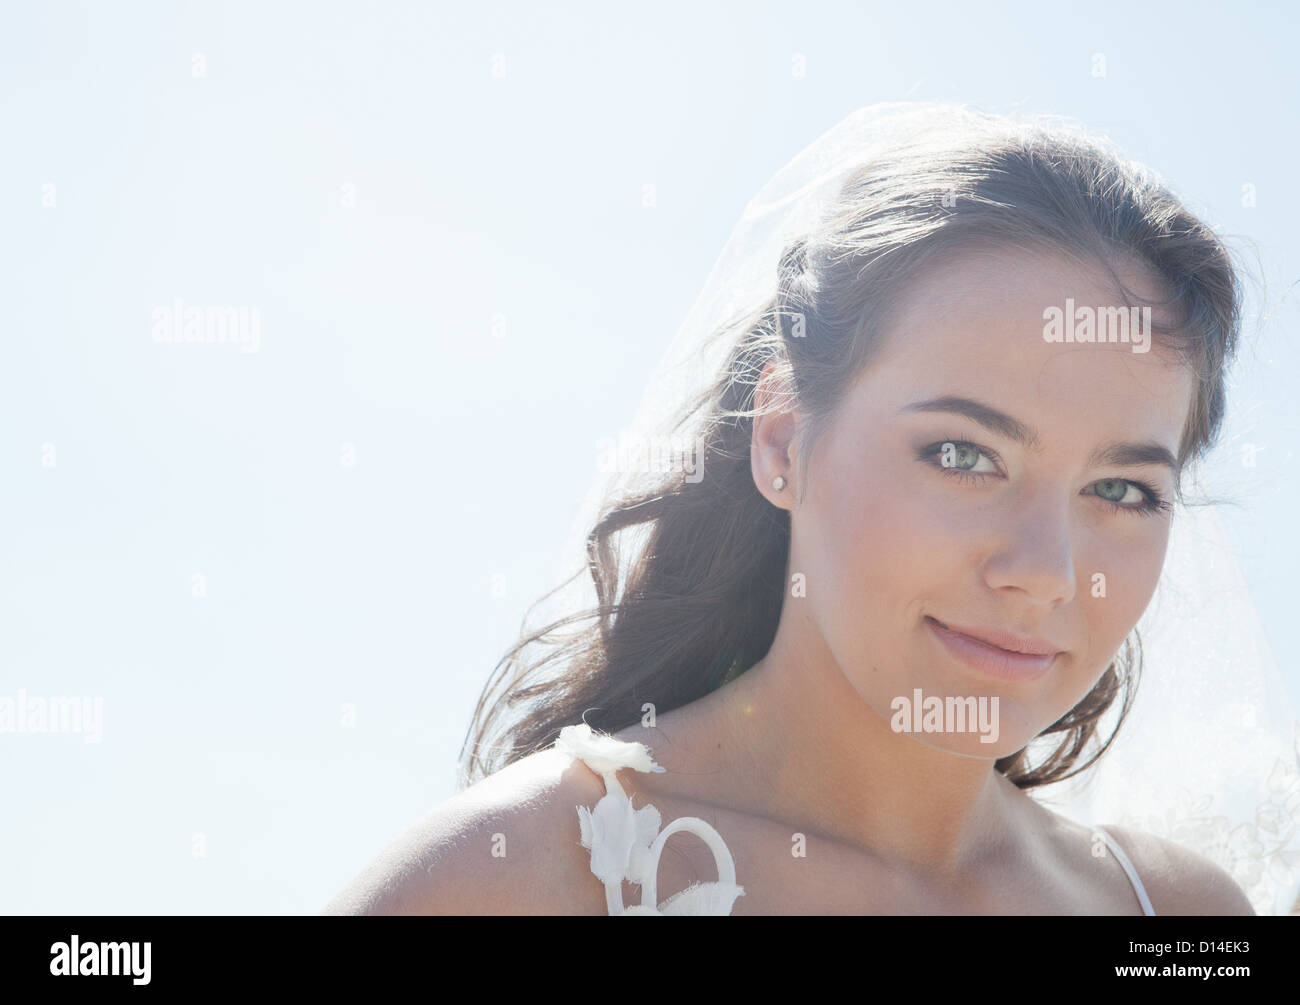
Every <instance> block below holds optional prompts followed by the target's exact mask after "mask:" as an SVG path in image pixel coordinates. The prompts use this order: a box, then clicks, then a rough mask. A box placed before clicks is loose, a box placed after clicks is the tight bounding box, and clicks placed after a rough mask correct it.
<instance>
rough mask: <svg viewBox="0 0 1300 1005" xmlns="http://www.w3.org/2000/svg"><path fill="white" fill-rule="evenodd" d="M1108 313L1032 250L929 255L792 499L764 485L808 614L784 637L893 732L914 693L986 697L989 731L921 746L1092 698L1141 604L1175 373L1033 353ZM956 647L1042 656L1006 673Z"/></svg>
mask: <svg viewBox="0 0 1300 1005" xmlns="http://www.w3.org/2000/svg"><path fill="white" fill-rule="evenodd" d="M1120 274H1121V276H1122V277H1123V278H1124V280H1125V282H1126V283H1127V284H1128V285H1129V287H1130V288H1131V289H1133V290H1135V291H1136V292H1138V293H1139V294H1140V295H1144V296H1158V295H1160V294H1161V293H1162V292H1163V291H1162V290H1161V289H1160V288H1159V287H1158V286H1154V285H1153V280H1152V278H1151V277H1150V275H1149V274H1148V273H1145V272H1135V271H1129V272H1123V271H1122V272H1121V273H1120ZM1118 296H1119V294H1118V293H1117V292H1116V291H1114V290H1112V289H1111V288H1110V286H1109V284H1108V283H1107V282H1106V280H1105V277H1104V276H1102V275H1101V274H1100V273H1097V274H1086V273H1085V272H1084V271H1082V270H1081V268H1080V266H1078V265H1077V264H1074V263H1071V262H1069V261H1068V260H1062V259H1058V258H1056V257H1054V256H1051V255H1046V254H1043V253H1040V252H1026V251H984V252H982V253H981V252H979V251H971V250H967V251H961V252H955V253H953V254H951V255H948V256H945V260H944V261H943V262H941V263H939V264H937V265H934V266H932V267H930V268H929V269H927V270H926V273H925V275H924V277H923V278H922V279H920V280H919V281H918V282H917V283H916V284H915V285H913V287H912V288H911V289H910V291H909V292H908V293H907V295H906V296H905V297H904V298H903V300H902V301H901V302H900V303H899V305H898V310H897V312H896V313H895V314H894V315H893V318H894V320H893V322H892V324H891V326H890V328H889V330H888V332H886V333H885V336H884V338H883V339H882V340H881V342H880V343H879V344H878V346H877V349H876V352H875V355H874V356H873V357H872V360H871V362H870V363H869V364H868V366H867V367H866V369H865V370H864V372H863V373H862V374H861V376H860V379H859V380H858V381H857V383H856V384H855V385H854V386H853V387H852V388H851V389H850V391H849V392H848V394H847V397H846V398H845V399H844V401H843V403H842V406H841V408H840V409H839V411H838V413H837V415H836V418H835V421H834V423H833V424H832V425H831V426H830V427H829V428H828V430H827V431H826V433H825V434H824V438H823V439H822V440H821V441H820V442H819V443H818V444H817V445H816V446H815V448H814V450H813V452H812V457H811V459H810V463H809V468H808V480H807V489H806V493H805V495H804V497H803V498H802V499H801V500H799V501H798V503H797V504H794V500H793V494H794V492H795V490H796V486H795V485H794V484H792V485H791V486H789V487H788V488H786V490H785V491H784V492H783V493H772V492H771V491H770V490H768V489H767V488H766V487H765V491H767V494H768V496H769V498H772V499H773V500H774V501H779V502H783V503H784V504H785V505H793V512H792V518H791V519H792V525H791V527H792V538H791V566H790V572H791V574H792V575H794V574H800V573H801V574H803V577H804V578H803V580H802V583H803V587H804V589H803V592H804V593H805V595H804V596H800V595H799V593H800V592H801V591H800V590H798V589H796V590H794V591H792V592H793V594H794V595H792V596H788V597H787V600H786V604H787V606H789V605H791V604H799V605H806V606H805V607H804V608H803V615H802V616H798V612H797V611H796V614H797V617H796V619H795V620H796V621H800V620H802V618H803V617H804V616H806V617H811V618H812V619H814V621H815V628H816V630H817V633H818V634H819V635H820V637H821V639H822V640H824V642H825V644H826V646H827V647H828V648H829V651H830V654H831V656H832V657H833V658H834V660H835V662H836V664H837V665H838V666H839V667H840V668H842V670H843V671H844V673H845V674H846V675H847V676H848V678H849V680H850V681H851V683H852V684H853V686H854V687H855V688H856V690H857V691H858V693H859V694H860V695H861V696H862V697H863V699H864V700H865V701H866V702H867V703H868V704H869V705H870V706H871V707H872V708H873V709H874V710H875V711H876V712H877V713H879V714H880V715H881V716H882V717H884V718H885V719H886V720H888V721H891V723H898V722H899V721H900V720H899V718H898V716H899V714H900V711H906V710H908V709H911V708H912V707H913V705H914V702H915V699H916V697H917V694H916V690H917V689H920V692H921V694H920V697H921V698H922V701H923V702H924V700H925V699H930V698H938V699H940V701H941V702H942V703H943V706H942V707H948V701H947V700H948V699H949V698H975V699H977V700H978V699H979V698H980V697H983V698H985V699H992V698H997V699H998V701H997V705H996V711H994V706H993V705H992V702H991V701H986V702H985V703H984V709H985V715H986V716H989V717H991V716H992V715H994V714H995V715H996V721H995V722H992V723H990V722H989V720H988V719H986V720H985V721H984V724H983V725H977V724H978V723H979V722H980V720H979V719H972V720H968V721H967V723H966V727H965V728H964V729H963V730H960V731H958V730H954V729H953V727H954V726H958V725H960V724H959V723H958V722H957V720H955V719H953V718H951V716H946V717H945V716H940V718H939V719H933V718H932V719H931V720H930V727H931V730H932V731H927V730H926V728H925V727H924V721H923V720H922V719H921V718H916V719H911V718H905V719H903V720H901V721H902V722H905V723H911V725H912V728H911V729H910V730H909V731H911V732H913V733H914V735H915V738H916V739H918V740H920V741H922V742H924V743H927V744H930V745H932V746H936V747H940V748H942V749H946V750H950V751H954V752H958V753H965V754H970V755H974V756H980V757H991V758H998V757H1003V756H1006V755H1008V754H1011V753H1014V752H1015V751H1016V750H1019V749H1020V748H1021V747H1023V746H1024V745H1025V744H1026V743H1027V742H1028V741H1029V740H1031V739H1032V738H1033V737H1034V736H1035V735H1036V734H1037V733H1039V732H1040V731H1041V730H1042V729H1044V728H1045V727H1047V726H1049V725H1050V724H1051V723H1053V722H1055V721H1056V720H1057V719H1059V718H1060V717H1061V716H1062V715H1064V714H1065V713H1066V712H1068V711H1069V710H1070V709H1071V708H1072V707H1073V706H1074V705H1075V704H1077V703H1078V701H1079V700H1080V699H1081V698H1082V697H1083V696H1084V695H1085V694H1087V692H1088V691H1089V690H1090V689H1091V688H1092V687H1093V685H1094V684H1095V683H1096V681H1097V679H1098V677H1099V676H1100V675H1101V674H1102V673H1103V672H1104V671H1105V669H1106V667H1107V665H1108V664H1109V663H1110V661H1111V660H1112V658H1113V657H1114V656H1115V654H1116V652H1117V650H1118V649H1119V647H1120V646H1121V645H1122V643H1123V641H1124V639H1125V637H1126V636H1127V635H1128V634H1129V633H1130V632H1131V631H1132V629H1133V627H1134V626H1135V625H1136V623H1137V621H1138V619H1139V617H1140V616H1141V614H1142V612H1143V610H1144V609H1145V608H1146V606H1147V603H1148V601H1149V600H1150V598H1151V595H1152V593H1153V591H1154V589H1155V586H1156V582H1157V580H1158V578H1159V575H1160V570H1161V565H1162V563H1163V561H1164V556H1165V548H1166V544H1167V542H1168V538H1169V531H1170V515H1169V513H1168V511H1167V510H1166V509H1161V508H1156V507H1155V506H1154V502H1155V501H1154V500H1153V499H1152V498H1151V496H1155V497H1158V500H1163V501H1164V502H1166V503H1167V502H1171V501H1172V500H1173V498H1174V487H1175V483H1176V475H1175V473H1174V471H1173V470H1172V469H1171V468H1170V467H1169V466H1167V465H1164V464H1162V463H1160V461H1159V460H1158V458H1159V457H1160V455H1161V454H1162V453H1167V455H1168V456H1169V457H1171V458H1173V457H1176V456H1177V452H1178V446H1179V441H1180V436H1181V433H1182V430H1183V426H1184V423H1185V421H1186V419H1187V416H1188V411H1189V408H1190V405H1191V401H1192V392H1193V386H1194V382H1193V377H1192V374H1191V373H1190V371H1188V370H1187V369H1186V368H1185V367H1184V366H1182V365H1180V364H1179V363H1178V362H1176V361H1174V360H1172V359H1170V358H1169V357H1168V356H1167V355H1166V354H1165V353H1163V352H1162V351H1161V350H1160V348H1159V347H1152V348H1151V351H1148V352H1135V351H1134V344H1133V343H1132V342H1114V343H1082V344H1080V343H1064V344H1062V343H1053V342H1048V341H1047V340H1046V339H1045V338H1044V328H1045V325H1046V324H1047V322H1046V321H1045V320H1044V312H1045V311H1046V310H1047V309H1048V308H1050V307H1053V306H1055V307H1057V308H1060V309H1062V310H1064V309H1065V307H1066V299H1067V298H1070V299H1071V300H1072V301H1073V304H1074V305H1077V306H1091V307H1094V308H1101V307H1112V306H1127V305H1126V304H1123V303H1121V301H1120V300H1118V299H1117V297H1118ZM1098 314H1099V316H1101V314H1100V311H1099V312H1098ZM1159 317H1160V316H1159V314H1157V320H1159ZM1148 344H1150V343H1148ZM788 480H790V481H792V482H793V479H788ZM1148 493H1150V494H1148ZM942 626H947V630H945V629H944V628H943V627H942ZM807 627H811V626H808V625H806V624H805V628H807ZM957 629H965V630H968V631H969V632H973V633H978V634H981V635H984V636H986V637H987V636H988V635H989V634H990V633H996V632H999V631H1000V632H1004V633H1009V634H1010V635H1013V636H1017V637H1019V638H1020V639H1022V640H1023V639H1030V638H1032V639H1034V640H1037V644H1038V645H1039V646H1040V647H1042V648H1046V649H1047V650H1048V652H1049V654H1048V655H1047V656H1045V657H1043V658H1041V659H1038V660H1035V659H1033V658H1032V657H1029V658H1024V657H1022V658H1016V657H1014V656H1011V657H1008V656H1006V654H1005V653H1001V654H1000V653H999V651H998V650H995V649H990V648H988V647H987V646H984V645H982V644H981V643H979V642H976V641H973V640H972V638H971V637H970V636H969V635H967V634H965V633H964V632H958V631H957ZM1001 642H1002V643H1003V645H1004V646H1008V647H1015V643H1013V642H1011V641H1009V640H1008V639H1006V638H1003V639H1002V640H1001ZM1052 653H1055V654H1056V655H1054V656H1053V655H1051V654H1052ZM899 699H903V700H904V701H905V702H906V705H901V704H899V701H898V700H899ZM975 704H976V703H968V704H967V705H966V706H965V707H966V709H967V710H971V711H973V710H974V708H975ZM924 707H925V706H924V705H922V706H921V708H918V709H916V711H917V712H918V715H919V713H920V712H921V711H922V710H923V709H924ZM953 707H954V708H955V706H953ZM932 714H933V712H932ZM909 716H910V713H909ZM936 723H938V724H939V726H940V728H939V730H933V727H934V726H935V725H936ZM990 725H992V726H993V728H992V729H990V728H989V726H990ZM895 728H897V726H896V727H895ZM904 728H907V727H904ZM993 735H995V736H996V742H981V739H980V738H981V736H983V737H989V736H993Z"/></svg>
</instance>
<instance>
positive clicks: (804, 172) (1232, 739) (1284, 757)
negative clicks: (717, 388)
mask: <svg viewBox="0 0 1300 1005" xmlns="http://www.w3.org/2000/svg"><path fill="white" fill-rule="evenodd" d="M951 114H952V109H951V106H944V105H939V104H930V103H910V102H898V103H888V104H880V105H872V106H869V107H866V108H863V109H860V110H859V111H857V112H855V113H853V114H851V115H849V116H848V117H847V118H845V119H844V120H843V121H841V122H840V123H839V124H838V125H836V126H835V127H833V128H832V129H830V130H829V131H828V132H826V133H825V134H823V135H822V136H821V137H819V138H818V139H816V140H815V141H814V142H813V143H811V144H810V145H809V146H808V147H807V148H805V149H804V150H803V151H802V152H800V153H799V154H798V155H797V156H796V157H795V158H794V159H793V160H791V161H790V162H789V163H788V164H787V165H786V166H785V167H783V168H782V169H781V170H780V171H778V172H777V173H776V175H775V176H774V177H773V178H772V179H771V180H770V181H769V182H768V183H767V184H766V185H765V186H764V187H763V188H762V190H761V191H759V193H758V194H757V195H756V196H755V197H754V198H753V199H752V200H751V201H750V202H749V203H748V205H747V206H746V207H745V209H744V212H743V213H742V215H741V218H740V220H739V221H738V222H737V224H736V226H735V228H734V230H733V231H732V234H731V236H730V238H729V239H728V241H727V243H726V245H725V246H724V247H723V250H722V253H721V255H720V256H719V257H718V260H717V262H716V264H715V265H714V267H713V270H712V272H711V273H710V275H709V277H708V279H707V281H706V282H705V284H704V288H703V290H702V292H701V293H700V295H699V298H698V299H697V300H696V302H695V304H694V306H693V307H692V308H691V310H690V312H689V314H688V315H687V317H686V320H685V322H684V323H683V325H682V327H681V329H680V331H679V332H678V334H677V336H676V338H675V339H674V340H673V341H672V343H671V344H670V346H669V347H668V350H667V352H666V353H665V354H664V356H663V358H662V360H661V362H660V364H659V366H658V368H657V370H656V372H655V373H654V374H653V375H652V377H651V380H650V383H649V386H648V389H647V391H646V392H645V396H644V398H643V399H642V402H641V404H640V407H639V408H638V410H637V412H636V414H635V417H634V419H633V422H632V425H631V426H630V427H629V428H627V429H626V430H624V431H623V432H622V433H621V434H620V436H619V437H618V439H617V442H606V443H604V444H601V445H598V452H603V453H604V454H605V456H604V458H603V463H602V465H601V467H602V469H603V470H602V471H601V472H600V474H598V476H597V478H596V480H595V482H594V484H593V485H592V488H591V490H590V491H589V492H588V494H587V497H586V500H585V502H584V504H583V507H582V509H581V511H580V512H579V514H578V517H577V520H576V521H575V523H574V525H573V527H572V529H571V531H570V539H569V540H570V545H569V546H570V549H571V550H570V551H569V552H567V555H568V556H569V557H572V556H573V555H575V554H577V555H582V554H585V536H586V534H587V533H588V532H589V531H590V530H591V528H592V526H593V525H594V523H595V521H596V518H597V516H598V514H599V510H600V506H601V502H602V500H604V499H605V498H607V496H608V495H609V494H610V493H611V492H616V491H621V490H627V489H630V488H633V487H636V486H638V485H640V483H641V479H642V477H643V476H645V475H647V474H649V476H650V477H652V478H653V477H654V474H655V473H656V471H658V472H660V473H662V470H663V467H662V465H663V463H664V458H665V457H666V456H669V455H671V456H672V457H673V458H675V460H671V461H669V462H668V463H680V462H681V457H680V452H681V451H687V452H688V453H689V452H690V451H691V450H693V449H694V445H693V444H691V443H689V442H684V441H680V440H674V441H668V440H667V437H669V435H670V433H671V432H672V431H671V429H670V419H671V418H673V416H674V415H675V413H676V412H677V411H678V410H679V409H680V407H681V406H682V405H683V404H684V403H685V402H687V401H688V400H694V398H695V396H696V395H697V394H699V393H700V392H701V391H703V389H704V388H705V387H706V386H707V385H708V384H709V383H710V382H711V381H712V380H713V379H715V377H716V375H717V374H718V372H719V371H720V369H721V367H722V365H723V363H724V361H725V358H726V355H727V352H728V350H729V349H730V348H731V341H732V339H731V338H730V337H716V335H715V333H717V332H718V331H719V330H720V329H722V327H723V326H724V322H727V321H729V320H731V319H733V318H735V317H737V316H738V315H740V314H741V313H742V312H745V311H747V310H753V309H757V308H758V307H760V306H761V305H762V304H763V303H764V302H766V301H767V300H768V299H769V298H770V297H771V296H772V295H773V293H774V292H775V289H776V282H777V263H778V261H779V259H780V257H781V254H782V251H783V250H784V249H785V248H786V246H787V245H788V244H789V243H790V242H791V241H793V240H794V239H795V238H797V237H800V236H803V235H804V234H805V233H807V232H808V231H809V230H811V229H813V228H814V227H815V226H816V224H817V222H818V220H819V218H820V217H821V214H822V213H823V211H824V209H825V207H826V206H827V204H828V202H829V200H831V199H833V198H834V197H835V196H836V195H837V194H838V191H839V186H840V184H841V183H842V181H843V180H844V177H845V175H846V173H847V172H848V171H849V170H850V169H852V168H853V167H854V166H856V165H858V164H860V163H862V162H863V161H866V160H869V159H871V158H873V157H874V156H875V155H876V154H877V153H878V152H879V151H881V150H882V149H884V148H887V147H890V146H893V145H894V144H896V143H897V142H899V141H900V139H905V136H904V135H903V134H906V133H908V131H909V130H911V129H912V128H913V127H915V126H917V125H921V124H923V123H924V122H925V121H926V120H927V119H929V118H931V117H942V116H951ZM944 121H945V122H946V123H948V122H953V121H956V120H953V119H951V118H950V117H949V118H945V119H944ZM1020 121H1027V120H1020ZM1034 121H1036V122H1038V123H1043V122H1046V121H1048V117H1044V116H1039V117H1037V118H1036V119H1035V120H1034ZM1050 124H1052V125H1054V126H1056V127H1057V128H1076V127H1075V126H1074V125H1073V123H1071V122H1068V121H1065V120H1058V119H1056V118H1055V117H1052V118H1051V121H1050ZM1091 138H1092V139H1093V140H1094V141H1096V140H1097V137H1095V136H1093V137H1091ZM1103 142H1104V141H1103ZM678 432H679V433H683V432H684V433H686V434H688V435H689V434H693V432H694V431H693V430H686V431H678ZM664 448H668V449H667V450H666V451H665V450H664ZM694 456H695V457H696V458H698V457H699V456H700V455H699V454H698V453H695V455H694ZM686 463H687V464H688V465H689V464H691V463H692V461H691V460H689V459H687V460H686ZM687 470H688V472H690V471H691V468H690V467H688V468H687ZM688 477H691V475H689V474H688ZM588 578H589V577H579V578H578V580H576V581H575V582H574V583H572V584H571V585H570V586H568V587H566V588H565V589H564V590H563V591H560V592H557V593H556V594H554V595H552V597H551V598H550V600H548V602H547V605H546V606H545V607H544V608H542V610H547V609H550V610H553V611H555V612H556V614H557V616H558V615H560V614H566V613H572V612H573V611H575V610H578V609H579V608H580V607H582V606H591V604H592V603H593V602H594V591H592V590H591V585H590V582H589V581H587V582H584V580H587V579H588ZM1139 633H1140V635H1141V639H1142V654H1143V658H1142V672H1141V681H1140V685H1139V687H1138V689H1137V697H1136V699H1135V701H1134V704H1133V707H1132V710H1131V712H1130V715H1129V718H1128V719H1127V721H1126V722H1125V723H1124V725H1123V727H1122V728H1121V730H1120V733H1119V736H1118V738H1117V739H1116V740H1115V742H1114V744H1113V745H1112V746H1111V749H1110V750H1109V751H1107V752H1106V753H1105V754H1104V755H1103V756H1102V758H1101V759H1100V761H1099V762H1098V763H1097V764H1095V765H1094V766H1093V767H1092V768H1090V769H1089V770H1088V771H1086V772H1085V773H1083V775H1081V776H1079V777H1077V778H1075V779H1071V780H1067V781H1066V782H1062V783H1057V784H1056V785H1051V786H1046V787H1042V788H1038V789H1032V790H1030V791H1031V794H1032V795H1033V797H1034V798H1036V799H1039V800H1040V801H1042V802H1044V804H1045V805H1049V806H1051V807H1052V808H1053V809H1055V810H1056V811H1057V812H1060V813H1062V814H1064V815H1065V816H1067V817H1070V818H1071V819H1074V820H1077V821H1078V822H1080V823H1082V824H1087V825H1091V824H1106V823H1116V824H1120V825H1127V826H1132V827H1134V828H1136V829H1139V830H1144V831H1147V832H1149V833H1153V834H1157V835H1160V836H1163V837H1166V838H1169V839H1172V840H1174V841H1177V842H1178V843H1180V844H1182V845H1184V846H1186V847H1188V848H1190V849H1192V850H1194V851H1197V852H1200V853H1201V854H1203V855H1205V856H1207V857H1209V858H1210V859H1212V860H1213V861H1215V862H1217V863H1218V864H1220V865H1221V866H1223V868H1225V869H1226V870H1227V871H1228V872H1229V873H1230V874H1231V875H1232V876H1233V877H1234V879H1236V880H1237V882H1238V883H1239V884H1240V885H1241V887H1242V888H1243V889H1244V890H1245V891H1246V893H1247V895H1248V896H1249V898H1250V900H1251V902H1252V904H1253V905H1254V907H1255V910H1256V911H1257V912H1259V913H1260V914H1285V913H1287V912H1289V911H1290V910H1291V907H1292V905H1293V904H1294V903H1295V901H1296V896H1297V892H1300V770H1298V769H1300V730H1298V726H1300V723H1297V719H1296V710H1295V707H1294V705H1293V703H1292V700H1291V696H1290V695H1289V693H1288V689H1287V686H1286V683H1285V681H1284V679H1283V678H1282V676H1281V674H1280V673H1279V670H1278V667H1277V665H1276V663H1275V661H1274V659H1273V655H1272V653H1271V651H1270V648H1269V646H1268V642H1267V639H1266V636H1265V633H1264V631H1263V628H1262V626H1261V624H1260V621H1259V618H1258V617H1257V615H1256V612H1255V608H1254V604H1253V602H1252V600H1251V597H1250V593H1249V589H1248V587H1247V585H1246V583H1245V580H1244V579H1243V577H1242V574H1241V571H1240V569H1239V566H1238V563H1237V561H1236V558H1235V556H1234V554H1233V549H1232V547H1231V545H1230V543H1229V540H1228V537H1227V534H1226V532H1225V529H1224V525H1223V522H1222V520H1221V519H1220V516H1219V514H1218V512H1217V510H1216V508H1215V507H1214V506H1213V505H1208V504H1207V505H1202V506H1180V507H1179V508H1178V511H1177V512H1176V514H1175V518H1174V525H1173V533H1172V535H1171V539H1170V545H1169V550H1168V554H1167V558H1166V563H1165V568H1164V571H1163V574H1162V578H1161V581H1160V585H1159V587H1158V588H1157V591H1156V594H1155V597H1154V598H1153V600H1152V602H1151V604H1150V605H1149V607H1148V609H1147V611H1146V613H1145V614H1144V616H1143V618H1142V620H1141V622H1140V623H1139ZM1117 704H1118V703H1117ZM1115 711H1117V710H1115V709H1112V713H1113V712H1115ZM1113 722H1114V716H1113V715H1111V716H1110V717H1109V718H1107V719H1105V720H1104V721H1103V723H1102V726H1101V730H1100V733H1101V735H1102V736H1103V737H1104V736H1108V735H1109V734H1110V730H1111V728H1112V726H1113ZM1059 738H1060V734H1057V735H1056V736H1055V737H1052V738H1049V740H1050V741H1051V743H1052V744H1054V743H1055V742H1057V741H1059ZM1042 742H1043V741H1035V743H1036V744H1041V743H1042ZM1031 750H1037V747H1036V746H1035V745H1031Z"/></svg>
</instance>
